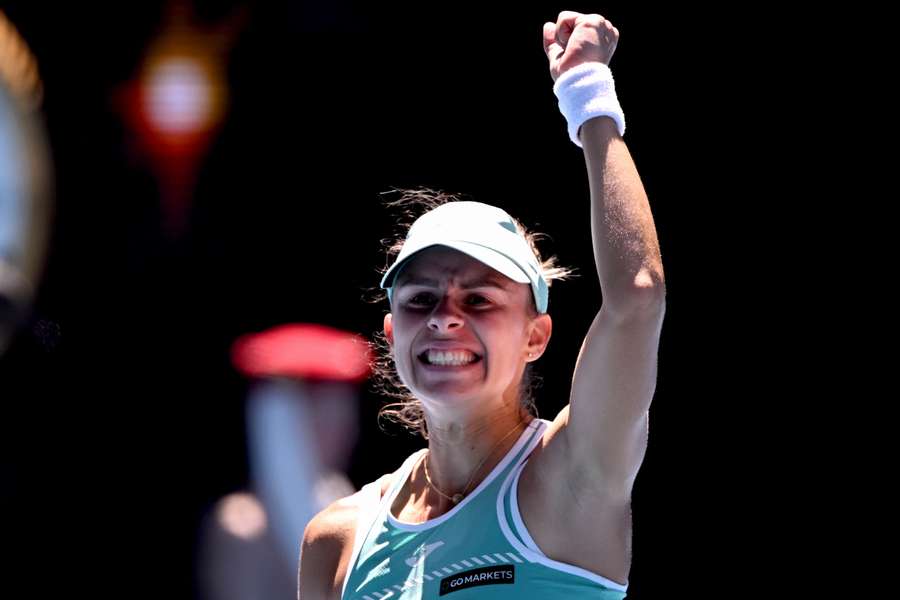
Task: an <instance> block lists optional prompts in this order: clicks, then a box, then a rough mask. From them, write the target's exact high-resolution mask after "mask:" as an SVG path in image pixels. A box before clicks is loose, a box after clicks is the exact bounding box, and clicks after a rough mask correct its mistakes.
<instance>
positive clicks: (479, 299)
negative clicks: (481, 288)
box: [466, 294, 490, 306]
mask: <svg viewBox="0 0 900 600" xmlns="http://www.w3.org/2000/svg"><path fill="white" fill-rule="evenodd" d="M466 301H467V302H468V303H469V304H474V305H476V306H478V305H482V304H490V300H488V299H487V298H485V297H484V296H481V295H479V294H472V295H471V296H469V297H468V298H467V299H466Z"/></svg>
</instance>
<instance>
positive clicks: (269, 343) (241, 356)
mask: <svg viewBox="0 0 900 600" xmlns="http://www.w3.org/2000/svg"><path fill="white" fill-rule="evenodd" d="M231 360H232V363H233V364H234V366H235V368H236V369H237V370H238V371H240V372H241V373H243V374H244V375H247V376H249V377H273V376H286V377H302V378H308V379H332V380H339V381H361V380H363V379H365V378H366V377H368V376H369V373H370V370H371V362H372V361H371V350H370V348H369V343H368V342H367V341H366V340H365V339H364V338H363V337H361V336H359V335H356V334H354V333H350V332H347V331H342V330H340V329H334V328H332V327H327V326H325V325H316V324H305V323H302V324H289V325H279V326H277V327H273V328H271V329H268V330H266V331H263V332H262V333H253V334H247V335H244V336H241V337H240V338H238V339H237V340H236V341H235V342H234V344H233V345H232V347H231Z"/></svg>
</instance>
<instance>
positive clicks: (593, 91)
mask: <svg viewBox="0 0 900 600" xmlns="http://www.w3.org/2000/svg"><path fill="white" fill-rule="evenodd" d="M553 93H554V94H556V97H557V98H559V110H560V112H562V114H563V116H564V117H565V118H566V122H567V123H568V124H569V138H570V139H571V140H572V142H574V143H575V145H576V146H578V147H579V148H581V147H582V146H581V142H580V141H579V139H578V129H579V128H580V127H581V125H582V124H583V123H584V122H585V121H587V120H588V119H591V118H593V117H599V116H607V117H612V119H613V120H614V121H615V122H616V126H617V127H618V129H619V135H625V114H624V113H623V112H622V107H621V106H619V100H618V98H616V86H615V82H614V81H613V76H612V71H610V70H609V67H608V66H607V65H605V64H604V63H602V62H588V63H582V64H580V65H578V66H577V67H573V68H571V69H569V70H568V71H566V72H565V73H563V74H562V75H560V76H559V77H558V78H557V80H556V83H555V84H553Z"/></svg>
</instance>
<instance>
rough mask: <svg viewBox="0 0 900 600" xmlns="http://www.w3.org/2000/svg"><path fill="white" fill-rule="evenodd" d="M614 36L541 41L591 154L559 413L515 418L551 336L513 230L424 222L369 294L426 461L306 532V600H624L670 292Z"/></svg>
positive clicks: (574, 127)
mask: <svg viewBox="0 0 900 600" xmlns="http://www.w3.org/2000/svg"><path fill="white" fill-rule="evenodd" d="M618 35H619V34H618V30H617V29H616V28H615V27H613V26H612V24H611V23H609V21H607V20H605V19H604V18H603V17H601V16H600V15H583V14H579V13H572V12H563V13H561V14H560V15H559V18H558V20H557V22H556V23H546V24H545V25H544V49H545V52H546V54H547V57H548V60H549V62H550V72H551V76H552V77H553V79H554V81H555V82H556V83H555V85H554V92H555V93H556V94H557V96H558V97H559V100H560V108H561V110H562V112H563V114H564V116H565V117H566V119H567V121H568V130H569V134H570V138H571V139H572V141H573V142H574V143H575V144H577V145H579V146H581V147H582V148H583V149H584V153H585V159H586V163H587V167H588V174H589V178H590V186H591V221H592V231H593V240H594V251H595V252H594V254H595V259H596V263H597V272H598V276H599V278H600V283H601V287H602V291H603V304H602V307H600V310H599V312H598V314H597V317H596V319H595V320H594V322H593V324H592V325H591V327H590V330H589V331H588V333H587V337H586V339H585V342H584V345H583V347H582V350H581V353H580V355H579V358H578V361H577V364H576V367H575V372H574V374H573V381H572V391H571V396H570V402H569V405H568V406H566V407H565V408H564V409H563V410H562V411H561V412H560V414H559V415H557V417H556V418H555V419H554V420H553V421H552V422H551V421H546V420H542V419H536V418H533V417H532V416H531V415H530V414H529V412H528V411H527V410H526V408H525V406H524V405H526V404H527V394H526V393H525V392H526V390H525V388H526V387H527V386H526V385H524V384H525V383H526V382H525V381H523V379H527V377H526V374H527V365H528V364H529V363H531V362H533V361H535V360H537V359H538V358H539V357H540V356H541V354H542V353H543V352H544V350H545V349H546V347H547V343H548V342H549V340H550V336H551V331H552V320H551V318H550V315H549V314H547V305H548V284H549V281H548V279H550V277H548V271H547V269H546V268H545V267H546V264H543V263H542V262H541V260H540V257H539V255H537V253H536V251H535V250H534V247H533V244H531V243H530V239H529V238H528V237H527V236H526V235H525V234H524V233H523V231H522V229H521V228H520V227H519V226H518V225H517V223H516V221H515V220H513V219H512V218H511V217H510V216H509V215H508V214H506V213H505V211H502V210H501V209H499V208H496V207H493V206H489V205H486V204H481V203H477V202H449V203H446V204H443V205H441V206H439V207H437V208H434V209H433V210H430V211H429V212H427V213H426V214H424V215H423V216H421V217H420V218H419V219H418V220H416V222H415V223H414V224H413V225H412V227H411V228H410V229H409V232H408V233H407V236H406V239H405V242H404V244H403V247H402V250H401V251H400V253H399V255H398V256H397V259H396V260H395V261H394V263H393V264H392V266H391V267H390V268H389V269H388V270H387V272H386V273H385V276H384V279H383V280H382V287H383V288H385V289H386V290H387V292H388V298H389V299H390V304H391V312H390V313H389V314H387V315H386V316H385V319H384V335H385V338H386V340H387V342H388V344H389V346H390V353H391V357H392V358H393V361H394V363H395V365H396V369H397V373H398V375H399V378H400V380H401V381H402V384H403V385H404V386H405V387H406V388H408V389H409V391H410V392H411V393H412V394H413V395H414V396H415V398H416V404H415V405H414V406H412V407H410V410H408V411H406V413H405V414H406V415H407V416H408V415H409V414H414V413H415V411H416V410H419V411H421V415H422V419H423V423H422V429H423V432H425V433H426V439H427V440H428V447H427V448H423V449H422V450H420V451H418V452H416V453H413V454H412V455H411V456H410V457H409V458H408V459H407V460H406V461H405V462H404V463H403V465H402V466H401V467H400V468H399V469H397V470H396V471H395V472H393V473H390V474H387V475H384V476H383V477H382V478H381V479H379V480H377V481H375V482H372V483H370V484H368V485H366V486H364V488H363V489H362V490H360V492H358V493H357V494H354V495H353V496H351V497H349V498H346V499H343V500H340V501H338V502H336V503H334V504H333V505H331V506H330V507H329V508H327V509H326V510H324V511H323V512H321V513H319V514H318V515H317V516H316V517H315V518H314V519H313V520H312V521H311V522H310V524H309V525H308V527H307V529H306V532H305V534H304V539H303V547H302V553H301V560H300V563H301V564H300V573H299V581H298V583H299V594H300V597H301V598H302V600H319V599H329V600H330V599H334V600H337V599H338V598H348V599H349V598H352V599H354V600H355V599H362V600H383V599H384V598H388V597H390V598H403V599H406V598H437V597H439V596H444V595H447V594H455V595H454V597H453V600H465V599H467V598H542V599H546V598H604V599H605V598H617V599H618V598H623V597H624V596H625V593H626V589H627V579H628V572H629V568H630V564H629V563H630V557H629V554H630V550H629V545H630V538H631V515H630V509H629V505H630V493H631V488H632V484H633V482H634V479H635V476H636V474H637V471H638V468H639V467H640V463H641V461H642V460H643V456H644V451H645V448H646V437H647V426H648V410H649V405H650V401H651V399H652V396H653V391H654V389H655V381H656V353H657V349H658V345H659V336H660V332H661V328H662V321H663V316H664V312H665V287H664V278H663V270H662V263H661V259H660V254H659V248H658V242H657V238H656V232H655V228H654V225H653V219H652V216H651V212H650V207H649V204H648V202H647V198H646V195H645V193H644V190H643V187H642V185H641V183H640V178H639V176H638V174H637V171H636V169H635V167H634V163H633V161H632V160H631V157H630V154H629V153H628V150H627V148H626V147H625V144H624V142H623V141H622V138H621V135H622V134H623V133H624V117H623V115H622V113H621V109H620V108H619V107H618V103H617V102H616V99H615V91H614V87H613V85H612V78H611V76H610V73H609V69H608V66H607V65H608V63H609V60H610V58H611V57H612V54H613V52H614V50H615V47H616V43H617V41H618Z"/></svg>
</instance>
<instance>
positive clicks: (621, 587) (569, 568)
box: [497, 459, 628, 592]
mask: <svg viewBox="0 0 900 600" xmlns="http://www.w3.org/2000/svg"><path fill="white" fill-rule="evenodd" d="M527 462H528V460H527V459H526V460H524V461H523V462H522V463H521V464H520V465H519V466H518V467H517V468H516V469H513V470H512V471H511V472H510V474H509V475H507V477H506V480H505V481H504V482H503V485H502V486H500V494H499V495H498V496H497V521H498V522H499V523H500V530H501V531H502V532H503V535H504V536H505V537H506V541H508V542H509V543H510V544H511V545H512V547H513V548H515V549H516V550H517V551H518V552H519V554H521V555H522V556H524V557H525V558H526V559H527V560H528V561H529V562H533V563H535V562H536V563H539V564H542V565H544V566H546V567H549V568H551V569H556V570H557V571H562V572H564V573H569V574H571V575H577V576H579V577H584V578H585V579H589V580H590V581H593V582H594V583H599V584H600V585H602V586H604V587H607V588H610V589H613V590H617V591H620V592H625V591H628V582H627V581H626V582H625V583H624V584H622V583H617V582H615V581H613V580H611V579H607V578H606V577H604V576H603V575H599V574H597V573H594V572H593V571H588V570H587V569H582V568H581V567H576V566H575V565H570V564H568V563H564V562H560V561H558V560H553V559H552V558H549V557H548V556H547V555H546V554H544V553H543V552H542V551H541V549H540V548H538V545H537V544H536V543H535V542H534V539H533V538H532V537H531V534H530V533H528V529H527V528H526V527H525V522H524V521H522V515H521V514H520V513H519V497H518V494H517V488H518V485H519V475H520V474H521V473H522V469H523V468H524V467H525V464H526V463H527ZM510 487H512V490H511V498H510V508H511V510H512V515H511V516H512V521H513V526H514V527H515V528H516V532H517V533H518V534H519V535H520V536H521V537H522V539H523V540H524V541H525V544H522V542H520V541H519V540H518V538H516V536H515V535H514V534H513V533H512V531H511V530H510V528H509V525H508V524H507V522H506V512H505V510H504V507H503V498H504V497H505V496H506V490H507V489H509V488H510Z"/></svg>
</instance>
